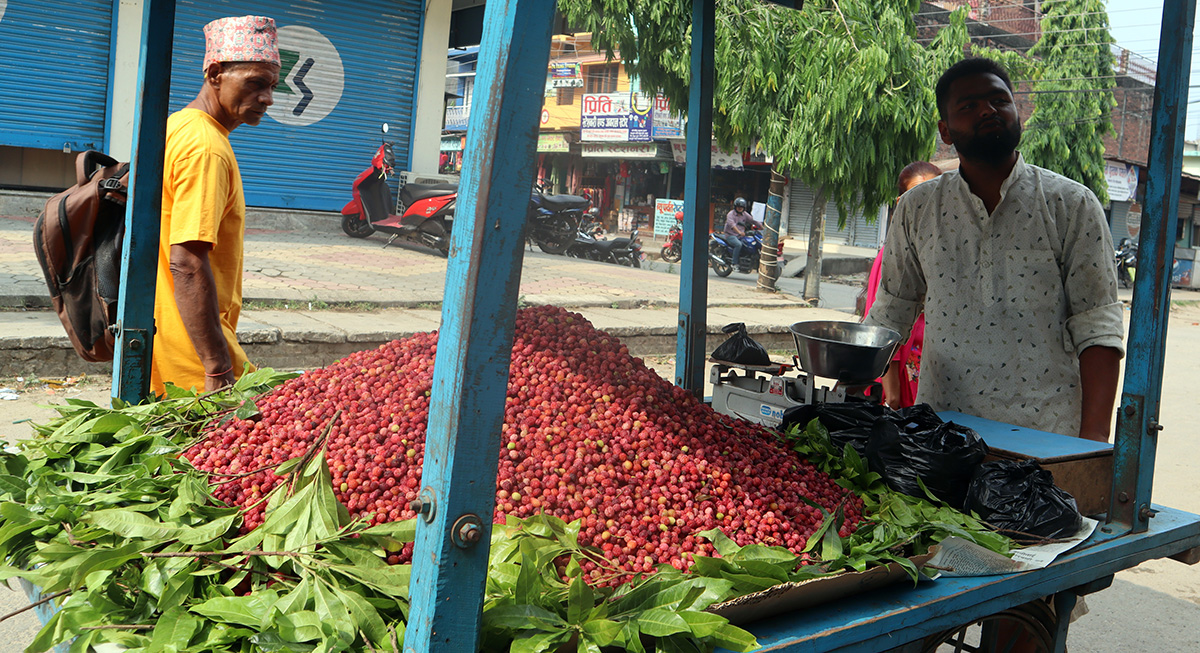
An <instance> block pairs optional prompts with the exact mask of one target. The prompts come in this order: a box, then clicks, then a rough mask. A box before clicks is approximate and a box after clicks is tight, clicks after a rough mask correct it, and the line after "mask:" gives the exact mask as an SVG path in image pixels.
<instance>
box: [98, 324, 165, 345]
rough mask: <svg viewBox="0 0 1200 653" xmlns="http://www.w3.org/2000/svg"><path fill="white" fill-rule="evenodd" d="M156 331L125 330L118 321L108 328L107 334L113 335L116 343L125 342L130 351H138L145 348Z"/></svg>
mask: <svg viewBox="0 0 1200 653" xmlns="http://www.w3.org/2000/svg"><path fill="white" fill-rule="evenodd" d="M156 330H157V329H126V328H125V326H124V325H123V324H121V322H120V320H118V321H117V323H116V324H113V325H110V326H109V327H108V331H109V333H111V334H113V337H114V338H116V340H117V341H118V342H126V343H128V345H129V349H130V350H131V351H139V350H141V349H142V347H143V346H145V344H146V342H147V341H148V340H149V339H150V338H153V337H154V332H155V331H156Z"/></svg>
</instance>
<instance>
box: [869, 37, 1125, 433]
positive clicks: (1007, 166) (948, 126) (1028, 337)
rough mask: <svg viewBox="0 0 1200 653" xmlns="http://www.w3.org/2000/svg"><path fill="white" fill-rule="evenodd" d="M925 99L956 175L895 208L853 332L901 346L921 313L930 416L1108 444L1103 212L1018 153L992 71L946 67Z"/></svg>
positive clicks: (1109, 327)
mask: <svg viewBox="0 0 1200 653" xmlns="http://www.w3.org/2000/svg"><path fill="white" fill-rule="evenodd" d="M936 96H937V108H938V113H939V117H940V120H939V121H938V131H939V133H940V134H941V137H942V140H943V141H944V142H945V143H947V144H950V145H953V146H954V147H955V149H956V150H957V152H958V158H959V169H958V170H957V171H951V172H948V173H946V174H943V175H942V176H941V177H938V178H936V179H934V180H932V181H928V182H926V183H924V184H921V185H920V186H917V187H916V188H914V189H912V190H911V191H909V192H908V193H906V194H905V195H904V196H903V197H902V198H901V199H900V201H899V203H898V205H897V207H896V214H895V217H894V218H893V221H892V227H891V228H890V229H889V230H888V238H887V245H886V248H885V252H886V253H885V256H884V260H883V270H882V281H881V284H880V290H879V293H878V296H877V298H876V302H875V305H874V306H873V307H872V309H871V313H870V315H869V316H868V317H867V319H866V322H867V323H869V324H875V325H880V326H885V327H888V328H891V329H894V330H896V331H899V332H900V333H901V334H902V335H905V336H907V335H908V331H909V329H911V328H912V325H913V320H914V319H915V318H916V317H917V315H918V314H920V312H921V307H922V303H924V309H925V319H926V331H925V343H924V350H923V353H922V361H921V385H920V389H919V391H918V395H917V401H920V402H925V403H929V404H931V405H932V406H933V408H934V409H935V410H954V411H958V412H962V413H965V414H968V415H975V416H979V417H984V418H987V419H992V420H996V421H999V422H1004V423H1008V424H1016V425H1019V426H1024V427H1028V428H1032V429H1037V430H1041V431H1049V432H1052V433H1061V434H1064V435H1072V436H1080V437H1085V438H1089V439H1093V440H1099V441H1107V439H1108V437H1109V432H1110V430H1111V423H1112V418H1113V402H1114V399H1115V396H1116V389H1117V377H1118V371H1119V366H1120V359H1121V356H1122V355H1123V353H1124V349H1123V344H1122V343H1123V335H1124V327H1123V323H1122V310H1123V309H1122V305H1121V303H1120V301H1119V300H1118V299H1117V282H1116V272H1115V269H1114V267H1113V260H1112V252H1113V245H1112V236H1111V234H1110V233H1109V231H1108V226H1107V224H1106V220H1105V217H1104V210H1103V209H1102V208H1101V206H1100V202H1099V201H1098V200H1097V199H1096V196H1095V195H1094V194H1093V193H1092V192H1091V191H1090V190H1088V189H1087V188H1086V187H1085V186H1083V185H1082V184H1079V183H1076V182H1074V181H1071V180H1069V179H1067V178H1065V177H1063V176H1061V175H1058V174H1056V173H1053V172H1051V171H1049V170H1045V169H1043V168H1039V167H1037V166H1033V165H1030V164H1028V163H1026V162H1025V160H1024V159H1023V157H1022V156H1021V154H1020V153H1019V152H1018V151H1017V145H1018V144H1019V143H1020V139H1021V124H1020V117H1019V115H1018V113H1017V108H1016V105H1015V103H1014V102H1013V85H1012V82H1011V81H1010V80H1009V77H1008V74H1007V72H1005V70H1004V69H1003V68H1002V67H1001V66H1000V65H999V64H997V63H996V62H994V61H991V60H989V59H981V58H972V59H965V60H963V61H960V62H958V63H956V64H955V65H953V66H951V67H950V68H949V69H948V70H947V71H946V72H945V73H944V74H943V75H942V77H941V78H940V79H939V80H938V84H937V89H936Z"/></svg>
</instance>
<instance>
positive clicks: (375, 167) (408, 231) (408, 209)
mask: <svg viewBox="0 0 1200 653" xmlns="http://www.w3.org/2000/svg"><path fill="white" fill-rule="evenodd" d="M387 131H388V126H387V124H386V123H385V124H384V125H383V133H384V134H386V133H387ZM394 164H395V156H394V155H393V154H392V144H391V143H389V142H387V141H386V140H384V141H383V142H382V143H381V144H380V146H379V149H378V150H376V152H375V156H374V157H372V158H371V167H369V168H367V169H366V170H364V171H363V172H362V174H360V175H358V177H356V178H355V179H354V184H353V185H352V186H351V190H352V192H353V195H354V198H353V199H351V200H350V202H348V203H347V204H346V206H345V207H344V208H342V231H344V232H346V235H347V236H351V237H353V238H366V237H367V236H370V235H371V234H373V233H375V232H376V231H378V232H380V233H385V234H389V235H390V237H389V238H388V241H387V243H385V244H384V247H387V246H388V245H391V244H392V242H394V241H395V240H396V239H397V238H405V239H407V240H411V241H413V242H417V243H420V244H422V245H425V246H427V247H431V248H433V249H436V250H437V251H438V252H441V254H442V256H446V255H447V254H448V253H449V251H450V230H451V224H452V222H453V220H454V209H455V205H456V204H457V199H458V185H457V184H405V185H404V186H403V187H402V188H401V189H400V204H399V206H397V208H396V211H397V212H396V213H392V212H391V208H392V207H393V206H396V205H395V204H394V203H393V202H392V189H391V188H390V187H389V186H388V183H387V180H388V176H389V175H391V174H392V173H393V170H394V169H393V165H394Z"/></svg>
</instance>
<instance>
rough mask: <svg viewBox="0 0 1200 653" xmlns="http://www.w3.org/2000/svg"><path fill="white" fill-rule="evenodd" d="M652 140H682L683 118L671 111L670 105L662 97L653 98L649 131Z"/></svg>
mask: <svg viewBox="0 0 1200 653" xmlns="http://www.w3.org/2000/svg"><path fill="white" fill-rule="evenodd" d="M650 137H651V138H653V139H654V140H656V141H657V140H666V139H668V138H683V118H682V117H680V116H679V114H677V113H673V112H672V111H671V105H670V103H668V102H667V98H665V97H663V96H662V95H657V96H655V97H654V120H653V125H652V126H651V129H650Z"/></svg>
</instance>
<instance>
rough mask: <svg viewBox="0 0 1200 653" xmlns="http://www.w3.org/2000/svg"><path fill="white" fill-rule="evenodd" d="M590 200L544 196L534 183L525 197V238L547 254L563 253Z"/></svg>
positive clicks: (567, 196)
mask: <svg viewBox="0 0 1200 653" xmlns="http://www.w3.org/2000/svg"><path fill="white" fill-rule="evenodd" d="M591 203H592V200H591V199H589V198H587V197H580V196H578V195H547V194H545V192H544V191H543V189H542V188H541V187H540V186H534V189H533V194H532V195H531V196H530V198H529V226H528V229H529V231H528V234H529V241H530V242H532V243H533V244H535V245H537V246H538V247H540V248H541V250H542V251H543V252H546V253H547V254H556V255H558V254H563V253H565V252H566V251H567V249H568V248H570V246H571V243H572V242H574V240H575V236H576V233H577V232H578V230H579V225H580V223H581V222H583V212H584V210H585V209H587V207H588V205H589V204H591Z"/></svg>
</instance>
